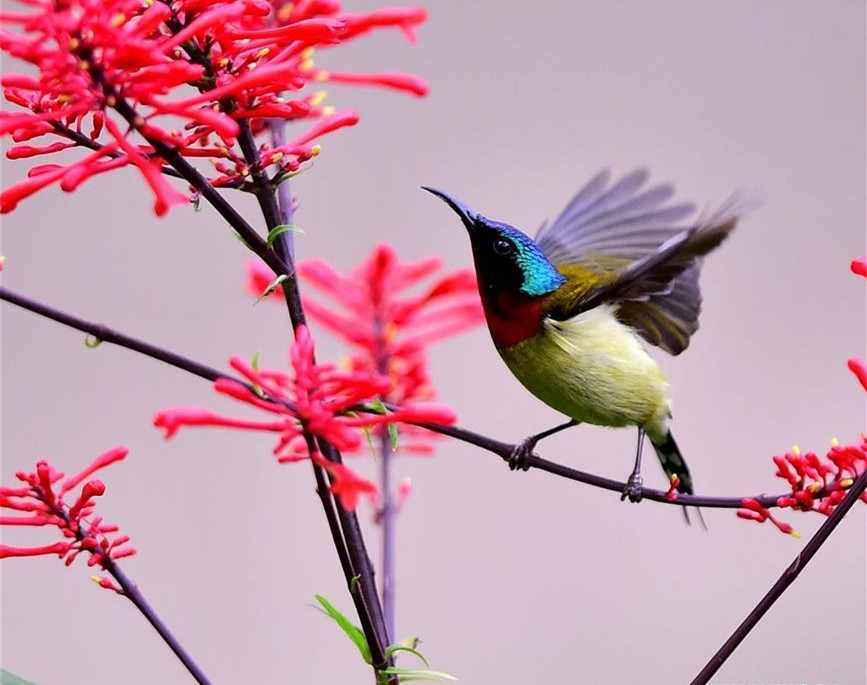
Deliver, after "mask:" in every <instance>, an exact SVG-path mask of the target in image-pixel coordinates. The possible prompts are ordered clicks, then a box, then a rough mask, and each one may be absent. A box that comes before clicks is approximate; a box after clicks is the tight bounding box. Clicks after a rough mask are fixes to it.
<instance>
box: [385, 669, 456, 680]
mask: <svg viewBox="0 0 867 685" xmlns="http://www.w3.org/2000/svg"><path fill="white" fill-rule="evenodd" d="M380 673H381V674H382V675H386V676H389V675H396V676H397V677H398V679H399V680H400V682H402V683H408V682H411V681H414V680H457V678H455V677H454V676H453V675H451V674H449V673H443V672H442V671H432V670H430V669H427V668H425V669H421V670H411V669H408V668H398V667H397V666H389V667H388V668H384V669H382V670H381V671H380Z"/></svg>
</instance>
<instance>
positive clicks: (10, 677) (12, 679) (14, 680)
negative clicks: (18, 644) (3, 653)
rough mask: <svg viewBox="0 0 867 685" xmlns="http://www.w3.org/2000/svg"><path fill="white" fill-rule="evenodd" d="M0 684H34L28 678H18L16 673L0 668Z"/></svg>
mask: <svg viewBox="0 0 867 685" xmlns="http://www.w3.org/2000/svg"><path fill="white" fill-rule="evenodd" d="M0 685H34V684H33V683H32V682H30V681H29V680H24V678H19V677H18V676H17V675H15V674H13V673H10V672H9V671H7V670H5V669H2V668H0Z"/></svg>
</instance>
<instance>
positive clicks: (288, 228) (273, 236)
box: [268, 224, 304, 247]
mask: <svg viewBox="0 0 867 685" xmlns="http://www.w3.org/2000/svg"><path fill="white" fill-rule="evenodd" d="M289 232H292V233H304V229H302V228H299V227H298V226H296V225H295V224H280V225H279V226H275V227H274V228H272V229H271V230H270V231H268V247H274V241H275V240H277V238H278V237H279V236H281V235H283V234H284V233H289Z"/></svg>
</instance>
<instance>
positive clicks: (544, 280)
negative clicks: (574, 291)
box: [490, 221, 566, 297]
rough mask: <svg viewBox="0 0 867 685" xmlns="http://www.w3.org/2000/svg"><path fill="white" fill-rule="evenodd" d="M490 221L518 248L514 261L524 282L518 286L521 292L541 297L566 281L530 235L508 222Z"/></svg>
mask: <svg viewBox="0 0 867 685" xmlns="http://www.w3.org/2000/svg"><path fill="white" fill-rule="evenodd" d="M490 223H491V224H492V225H493V226H495V227H496V228H497V229H498V230H499V231H501V232H502V233H504V234H505V235H506V236H507V237H509V238H511V239H512V241H513V242H514V244H515V247H516V248H517V249H518V254H517V255H515V262H516V263H517V265H518V268H519V269H520V270H521V273H523V275H524V283H523V284H522V285H521V288H520V290H521V292H522V293H524V294H525V295H529V296H530V297H541V296H542V295H547V294H548V293H553V292H554V291H555V290H557V288H559V287H560V286H561V285H563V283H565V282H566V277H565V276H563V274H561V273H560V272H559V271H557V269H556V268H555V267H554V265H553V264H552V263H551V262H550V260H549V259H548V258H547V257H546V256H545V253H544V252H542V250H541V249H540V248H539V246H538V245H537V244H536V242H535V241H534V240H533V239H532V238H531V237H530V236H528V235H527V234H525V233H523V232H521V231H519V230H518V229H516V228H512V227H511V226H509V225H508V224H501V223H499V222H495V221H491V222H490Z"/></svg>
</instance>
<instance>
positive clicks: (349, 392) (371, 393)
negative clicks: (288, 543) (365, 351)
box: [154, 326, 456, 509]
mask: <svg viewBox="0 0 867 685" xmlns="http://www.w3.org/2000/svg"><path fill="white" fill-rule="evenodd" d="M290 360H291V363H292V367H293V371H294V373H293V374H291V375H290V374H287V373H285V372H283V371H280V370H276V369H257V368H254V367H253V365H251V364H250V363H249V362H247V361H245V360H243V359H240V358H239V357H233V358H232V359H231V360H230V362H229V364H230V366H231V367H232V368H233V369H234V370H235V371H237V372H238V373H239V374H241V375H242V376H243V377H244V378H245V379H246V380H247V381H248V382H249V384H250V385H249V386H248V385H245V384H243V383H241V382H239V381H236V380H232V379H228V378H221V379H219V380H217V381H215V383H214V389H215V390H216V391H217V392H219V393H221V394H224V395H228V396H229V397H232V398H234V399H236V400H240V401H241V402H244V403H245V404H249V405H250V406H252V407H255V408H256V409H260V410H262V411H264V412H267V413H268V414H269V415H270V416H272V417H273V418H272V419H269V420H251V419H238V418H234V417H228V416H221V415H218V414H214V413H212V412H210V411H207V410H204V409H197V408H190V407H181V408H176V409H166V410H164V411H161V412H159V413H158V414H157V415H156V417H155V419H154V425H155V426H157V427H158V428H162V429H163V430H165V434H166V439H168V438H170V437H172V436H173V435H174V434H175V433H177V431H178V430H179V429H180V428H181V427H182V426H223V427H228V428H241V429H245V430H257V431H267V432H272V433H277V434H279V436H280V438H279V440H278V442H277V445H276V446H275V447H274V454H275V455H277V460H278V462H281V463H285V462H294V461H299V460H302V459H307V458H308V457H309V458H312V459H313V460H314V461H316V463H318V464H320V465H322V466H323V467H324V468H326V470H328V471H329V473H331V475H332V476H333V477H334V478H335V482H334V485H333V491H334V494H335V495H338V496H339V497H340V498H341V501H342V502H343V505H344V506H345V507H346V508H347V509H353V508H354V507H355V504H356V503H357V499H358V494H368V495H375V493H376V486H375V485H373V483H370V482H369V481H364V480H363V479H360V478H359V477H358V476H356V475H355V474H354V472H352V471H351V469H349V467H346V466H343V465H338V464H332V463H331V462H327V461H326V460H324V459H323V457H321V456H320V455H319V454H318V452H317V450H316V447H315V443H313V442H312V440H313V438H321V439H323V440H326V441H328V442H329V443H331V444H332V445H333V446H334V447H336V448H337V449H338V450H340V451H341V452H357V451H358V450H360V449H361V447H362V445H363V439H362V435H361V431H360V430H359V429H363V428H368V427H372V426H378V425H384V424H391V423H395V422H398V421H414V422H425V423H438V424H448V423H453V422H454V421H455V418H456V417H455V415H454V412H452V411H451V410H450V409H448V408H447V407H443V406H440V405H433V404H424V403H414V404H408V405H407V406H403V407H401V408H400V409H397V410H396V411H392V412H387V413H377V411H378V410H377V406H378V405H375V404H374V405H371V404H370V403H371V402H376V400H377V399H378V397H379V396H381V395H382V394H383V393H384V392H385V391H387V390H388V388H389V387H390V385H391V383H390V381H389V380H388V379H387V378H384V377H382V376H379V375H377V374H375V373H370V372H367V371H360V370H355V371H349V372H341V371H338V370H336V369H335V368H334V366H333V365H332V364H316V363H315V362H314V348H313V339H312V338H311V337H310V333H309V332H308V330H307V328H305V327H304V326H301V327H299V328H298V329H297V331H296V340H295V343H294V344H293V345H292V349H291V353H290ZM251 388H252V389H251ZM362 406H367V407H368V409H369V411H360V407H362Z"/></svg>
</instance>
